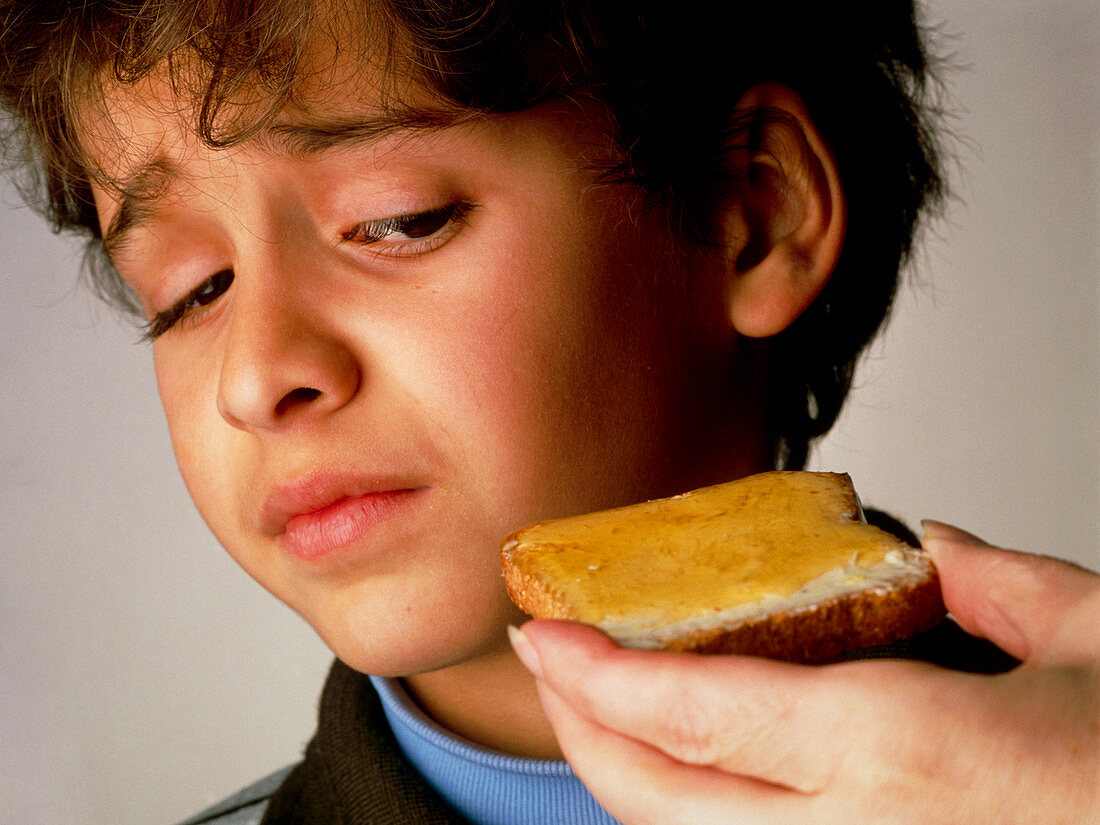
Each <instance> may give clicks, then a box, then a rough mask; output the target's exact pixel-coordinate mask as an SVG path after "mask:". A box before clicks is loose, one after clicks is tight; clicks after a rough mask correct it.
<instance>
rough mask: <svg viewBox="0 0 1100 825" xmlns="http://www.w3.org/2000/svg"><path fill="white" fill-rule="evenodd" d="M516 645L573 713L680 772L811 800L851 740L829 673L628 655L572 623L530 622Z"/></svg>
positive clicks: (842, 697) (715, 659)
mask: <svg viewBox="0 0 1100 825" xmlns="http://www.w3.org/2000/svg"><path fill="white" fill-rule="evenodd" d="M515 644H516V646H517V653H519V655H520V658H521V659H524V660H525V661H528V662H529V666H531V667H532V669H533V670H534V671H535V672H536V675H539V676H540V678H541V679H542V680H543V681H544V682H545V683H546V685H547V686H548V687H549V688H550V689H552V690H553V691H554V692H555V694H556V695H557V696H559V697H560V698H561V699H562V700H564V701H565V702H566V703H568V704H569V705H570V706H571V707H572V709H573V711H574V712H575V713H577V714H578V715H580V716H582V717H584V718H586V719H588V720H589V721H591V722H594V723H595V724H597V725H599V726H600V727H603V728H606V729H608V730H611V731H615V732H617V733H620V734H622V735H624V736H628V737H631V738H635V739H639V740H642V741H644V742H645V743H646V744H648V745H650V746H652V747H654V748H656V749H657V750H659V751H661V752H663V753H664V754H666V755H668V756H669V757H671V758H672V759H674V760H676V761H677V762H681V763H684V764H688V765H701V766H706V767H713V768H718V769H721V770H725V771H728V772H731V773H734V774H738V775H741V776H749V777H754V778H757V779H761V780H764V781H767V782H769V783H774V784H779V785H784V786H787V787H791V788H795V789H798V790H801V791H807V792H809V791H816V790H819V789H820V788H822V787H824V786H825V785H826V784H827V783H828V781H829V778H830V776H831V775H832V773H833V771H834V770H835V768H836V765H837V764H838V763H839V761H840V758H839V756H838V753H837V751H838V750H840V749H842V748H844V747H846V743H847V742H848V741H849V740H850V737H849V736H846V735H845V731H846V729H847V728H848V726H849V722H850V716H849V715H847V714H846V713H845V709H846V708H850V707H851V704H850V703H851V701H852V697H851V695H850V693H848V692H847V691H846V689H845V688H843V687H842V685H841V683H840V682H839V681H838V680H837V679H835V678H832V677H831V676H829V674H827V673H826V671H825V670H824V669H821V668H810V667H803V666H798V665H790V664H785V663H781V662H773V661H767V660H764V659H753V658H748V657H738V656H698V655H692V654H677V653H653V652H646V651H637V650H626V649H623V648H619V647H618V646H617V645H615V643H614V642H612V641H611V640H610V639H609V638H607V637H606V636H605V635H604V634H602V633H600V632H599V631H597V630H594V629H593V628H590V627H587V626H585V625H579V624H573V623H569V622H547V621H535V622H529V623H528V624H526V625H524V627H523V631H522V634H521V635H520V636H519V637H518V639H517V642H515ZM524 645H526V646H529V650H526V651H525V650H524V649H523V647H524ZM533 658H534V659H537V661H534V662H533V663H531V660H532V659H533ZM811 738H812V739H813V741H812V742H810V741H808V740H809V739H811ZM823 743H827V744H823Z"/></svg>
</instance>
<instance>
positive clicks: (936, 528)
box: [920, 518, 986, 545]
mask: <svg viewBox="0 0 1100 825" xmlns="http://www.w3.org/2000/svg"><path fill="white" fill-rule="evenodd" d="M920 523H921V527H923V528H924V537H923V538H922V539H921V542H922V543H923V542H924V541H925V540H926V539H932V540H933V541H954V542H959V543H961V544H976V545H984V544H986V542H984V541H982V540H981V539H980V538H978V537H977V536H975V535H974V534H973V533H968V532H966V531H965V530H960V529H959V528H958V527H952V526H951V525H950V524H944V523H943V522H942V521H934V520H933V519H929V518H925V519H921V522H920Z"/></svg>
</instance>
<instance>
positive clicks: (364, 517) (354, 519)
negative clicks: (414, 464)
mask: <svg viewBox="0 0 1100 825" xmlns="http://www.w3.org/2000/svg"><path fill="white" fill-rule="evenodd" d="M426 489H427V488H425V487H424V486H422V485H419V484H411V483H409V482H408V481H407V480H401V479H397V478H373V479H372V478H362V477H347V476H333V475H312V476H308V477H305V478H302V479H299V480H297V481H295V482H293V483H291V484H288V485H284V486H280V487H277V488H276V489H274V490H273V491H272V493H271V494H270V495H269V496H268V497H267V499H266V500H265V501H264V504H263V507H262V508H261V514H260V525H261V529H262V530H263V532H264V533H265V534H267V535H269V536H272V537H273V538H275V540H276V541H277V542H278V543H279V545H280V546H281V547H282V548H283V549H284V550H285V551H286V552H287V553H289V554H290V555H292V556H295V557H297V558H299V559H302V560H306V561H309V560H314V559H319V558H321V557H324V556H328V555H330V554H331V553H333V552H334V551H337V550H340V549H341V548H346V547H349V546H351V545H354V544H356V543H357V542H359V541H361V540H363V539H364V538H367V537H368V535H369V534H370V533H371V532H372V531H373V529H374V528H375V527H377V526H378V525H380V524H382V523H383V522H386V521H389V520H390V519H392V518H393V517H394V516H396V515H398V514H399V513H400V512H401V511H402V510H404V509H405V508H406V507H408V506H409V505H410V504H411V503H412V502H413V501H414V500H415V499H416V498H418V497H419V495H420V494H422V493H423V491H425V490H426Z"/></svg>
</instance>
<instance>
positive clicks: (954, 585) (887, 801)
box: [513, 523, 1100, 825]
mask: <svg viewBox="0 0 1100 825" xmlns="http://www.w3.org/2000/svg"><path fill="white" fill-rule="evenodd" d="M926 530H927V531H926V534H925V538H924V544H925V547H926V549H927V550H928V552H929V553H930V554H931V555H932V557H933V560H934V561H935V563H936V565H937V567H938V569H939V571H940V576H941V578H942V581H943V591H944V600H945V602H946V603H947V607H948V609H949V610H950V611H951V613H952V614H953V615H954V616H955V618H956V620H957V621H958V622H959V624H960V625H962V627H963V628H964V629H965V630H967V631H968V632H970V633H972V634H974V635H978V636H983V637H985V638H988V639H990V640H991V641H993V642H994V643H995V644H997V645H998V646H1000V647H1001V648H1003V649H1004V650H1006V651H1007V652H1009V653H1011V654H1012V655H1014V656H1015V657H1017V658H1018V659H1020V660H1021V661H1022V662H1023V664H1022V665H1021V666H1020V667H1018V668H1016V669H1015V670H1013V671H1011V672H1009V673H1006V674H1002V675H997V676H977V675H972V674H964V673H958V672H955V671H949V670H944V669H941V668H938V667H935V666H932V665H928V664H925V663H919V662H906V661H881V660H879V661H863V662H850V663H845V664H837V665H829V666H824V667H807V666H800V665H790V664H785V663H780V662H773V661H767V660H763V659H754V658H749V657H741V656H707V657H705V656H696V655H690V654H674V653H652V652H641V651H633V650H625V649H622V648H619V647H617V646H616V645H615V644H614V643H613V642H612V641H611V640H610V639H608V638H607V637H606V636H604V635H603V634H602V633H600V632H598V631H596V630H594V629H592V628H589V627H585V626H583V625H578V624H571V623H567V622H548V621H535V622H529V623H528V624H526V625H524V626H523V629H522V632H521V633H519V634H516V635H515V637H514V641H513V644H514V646H515V647H516V651H517V653H518V654H519V655H520V658H521V659H522V660H523V661H524V662H525V664H526V665H527V666H528V668H529V669H530V670H531V671H532V672H533V673H534V674H535V675H536V677H538V683H539V691H540V696H541V698H542V703H543V707H544V709H545V711H546V714H547V716H548V718H549V719H550V722H551V724H552V725H553V726H554V731H555V733H556V735H557V737H558V742H559V744H560V745H561V748H562V751H563V752H564V753H565V756H566V758H567V759H568V760H569V762H570V763H571V764H572V765H573V768H574V770H575V771H576V772H577V774H578V776H579V777H580V778H581V780H582V781H583V782H584V783H585V784H586V785H587V786H588V787H589V789H590V790H591V791H592V793H593V794H594V795H595V797H596V798H597V799H598V800H599V801H600V802H601V804H603V805H604V807H606V808H607V810H608V811H609V812H610V813H611V814H612V815H613V816H615V817H617V818H618V819H620V820H621V821H622V822H624V823H628V825H640V824H641V823H661V825H673V824H674V823H706V824H707V825H719V823H783V825H787V823H845V825H852V823H884V824H885V823H921V824H922V825H930V824H931V823H936V824H937V825H938V824H939V823H955V822H957V823H967V825H975V823H990V824H991V825H992V823H996V825H1006V824H1007V823H1029V824H1030V823H1038V822H1042V823H1044V825H1045V824H1046V823H1051V824H1053V823H1075V824H1077V823H1080V825H1084V823H1086V822H1090V823H1091V822H1100V576H1097V575H1096V574H1093V573H1090V572H1088V571H1085V570H1083V569H1081V568H1077V567H1075V566H1073V565H1071V564H1068V563H1064V562H1060V561H1055V560H1052V559H1046V558H1041V557H1037V556H1028V555H1024V554H1020V553H1013V552H1009V551H1003V550H997V549H994V548H992V547H989V546H988V545H985V544H983V543H982V542H981V541H979V540H978V539H976V538H974V537H973V536H970V535H969V534H966V533H963V532H962V531H959V530H955V529H954V528H950V527H947V526H946V525H941V524H937V523H928V524H927V525H926Z"/></svg>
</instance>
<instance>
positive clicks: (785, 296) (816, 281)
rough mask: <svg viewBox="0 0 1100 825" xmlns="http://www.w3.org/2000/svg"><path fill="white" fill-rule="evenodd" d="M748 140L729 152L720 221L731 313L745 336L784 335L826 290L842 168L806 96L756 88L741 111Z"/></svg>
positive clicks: (843, 210)
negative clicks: (729, 187)
mask: <svg viewBox="0 0 1100 825" xmlns="http://www.w3.org/2000/svg"><path fill="white" fill-rule="evenodd" d="M736 116H737V117H738V118H739V119H744V120H745V121H746V123H747V128H746V130H745V132H746V134H747V135H748V142H747V143H746V144H744V145H742V146H739V147H738V148H735V149H731V150H730V153H729V157H728V158H727V160H728V162H730V163H731V165H732V166H733V171H734V173H735V175H736V179H737V181H738V183H736V184H735V186H734V191H733V193H732V194H733V198H732V200H731V201H730V202H729V205H728V206H727V207H726V212H725V214H724V216H723V221H724V224H723V225H724V230H725V237H724V240H725V245H726V252H727V257H726V260H727V267H728V275H729V285H730V290H729V309H730V319H731V320H732V322H733V326H734V328H735V329H736V330H737V331H738V332H739V333H740V334H742V335H746V336H750V337H765V336H769V335H775V334H776V333H778V332H782V331H783V330H784V329H786V328H787V327H788V326H790V324H791V323H792V322H793V321H794V320H795V319H796V318H797V317H798V316H799V315H801V314H802V313H803V312H804V311H805V310H806V309H807V308H808V307H809V306H810V304H811V303H813V301H814V299H815V298H816V297H817V296H818V295H819V294H820V293H821V290H822V289H824V287H825V284H826V283H827V282H828V280H829V276H830V275H832V272H833V269H834V268H835V267H836V263H837V260H838V259H839V257H840V250H841V248H842V246H843V243H844V231H845V223H846V219H847V206H846V203H845V200H844V193H843V191H842V190H841V186H840V176H839V174H838V172H837V168H836V163H835V162H834V160H833V157H832V155H831V154H830V152H829V149H828V147H827V146H826V145H825V142H824V140H823V139H822V137H821V135H820V133H819V132H818V131H817V128H816V126H815V125H814V123H813V121H812V120H811V119H810V116H809V112H808V111H807V110H806V105H805V103H803V101H802V98H801V97H799V96H798V94H797V93H795V92H794V91H793V90H791V89H789V88H787V87H786V86H781V85H779V84H775V83H764V84H761V85H759V86H754V87H753V88H752V89H750V90H749V91H748V92H746V93H745V95H744V96H743V97H742V98H741V100H740V101H739V102H738V105H737V114H736Z"/></svg>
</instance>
